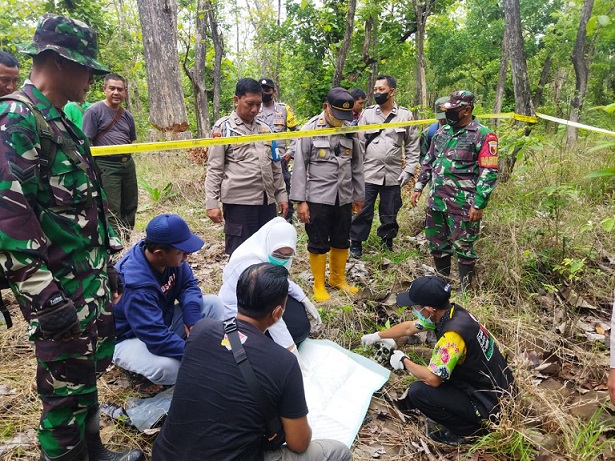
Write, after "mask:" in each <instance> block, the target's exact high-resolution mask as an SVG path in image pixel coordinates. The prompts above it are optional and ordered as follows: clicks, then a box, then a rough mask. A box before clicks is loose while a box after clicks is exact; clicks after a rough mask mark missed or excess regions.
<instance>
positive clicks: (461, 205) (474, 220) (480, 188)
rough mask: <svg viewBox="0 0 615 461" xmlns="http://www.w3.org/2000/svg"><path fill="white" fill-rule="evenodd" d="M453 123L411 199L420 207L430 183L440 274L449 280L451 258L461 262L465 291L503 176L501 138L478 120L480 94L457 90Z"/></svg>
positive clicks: (430, 234)
mask: <svg viewBox="0 0 615 461" xmlns="http://www.w3.org/2000/svg"><path fill="white" fill-rule="evenodd" d="M442 108H443V109H444V110H445V116H446V121H447V124H446V125H444V126H443V127H442V128H440V129H439V130H438V131H437V132H436V134H435V135H434V137H433V140H432V143H431V147H430V148H429V152H428V153H427V156H426V157H425V160H424V161H423V165H422V171H421V174H420V176H419V179H418V180H417V182H416V184H415V186H414V192H413V193H412V196H411V199H410V200H411V203H412V206H413V207H414V206H416V205H417V203H418V201H419V198H420V197H421V193H422V191H423V188H424V187H425V186H426V185H428V184H429V187H430V193H429V197H428V199H427V217H426V222H425V236H426V237H427V240H428V241H429V250H430V252H431V254H432V256H433V258H434V263H435V265H436V270H437V271H438V273H439V274H440V275H443V276H448V275H450V271H451V255H452V253H453V252H454V253H455V254H456V256H457V260H458V262H459V280H460V283H461V288H462V290H465V289H467V288H468V287H469V286H470V283H471V281H472V275H473V273H474V265H475V264H476V260H477V259H478V258H477V256H476V252H475V251H474V242H475V241H476V240H477V239H478V235H479V231H480V220H481V218H482V217H483V210H484V209H485V207H486V206H487V203H488V202H489V197H490V195H491V192H493V188H494V187H495V182H496V179H497V172H498V169H497V168H498V138H497V136H496V134H495V133H494V132H493V131H491V130H490V129H489V128H487V127H486V126H484V125H481V124H480V123H479V121H478V120H477V119H476V117H474V116H473V115H472V111H473V109H474V94H472V93H471V92H469V91H455V92H453V93H451V94H450V96H449V98H448V101H447V102H446V103H444V104H443V105H442Z"/></svg>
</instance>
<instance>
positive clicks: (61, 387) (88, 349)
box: [34, 301, 115, 458]
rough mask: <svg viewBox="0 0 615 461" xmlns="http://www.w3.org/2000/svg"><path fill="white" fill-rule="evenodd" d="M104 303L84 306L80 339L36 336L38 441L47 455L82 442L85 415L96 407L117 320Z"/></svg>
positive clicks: (58, 452)
mask: <svg viewBox="0 0 615 461" xmlns="http://www.w3.org/2000/svg"><path fill="white" fill-rule="evenodd" d="M105 304H107V303H102V302H101V303H100V304H99V303H97V302H95V301H93V302H90V303H88V305H87V306H83V308H82V309H84V308H86V309H88V310H89V313H90V314H89V315H87V316H86V318H84V320H83V321H82V324H81V327H82V333H81V337H80V338H79V339H74V340H69V341H54V340H46V339H34V349H35V353H36V360H37V370H36V385H37V391H38V394H39V398H40V399H41V402H42V403H43V411H42V414H41V421H40V426H39V428H38V439H39V442H40V444H41V448H42V449H43V450H44V451H45V453H46V454H47V455H48V456H49V457H51V458H55V457H58V456H62V455H63V454H65V453H66V452H67V451H68V450H70V449H71V448H73V447H74V446H76V445H77V444H78V443H79V442H80V441H81V440H83V438H84V432H85V420H86V416H87V415H88V412H90V413H92V412H93V411H95V408H96V406H97V405H98V392H97V389H96V376H97V375H98V374H100V373H102V372H103V371H105V369H106V368H107V367H108V366H109V364H110V363H111V360H112V359H113V350H114V348H115V323H114V321H113V316H112V315H111V313H110V312H107V311H106V310H105ZM82 309H79V311H82ZM101 309H102V310H101ZM80 317H81V316H80Z"/></svg>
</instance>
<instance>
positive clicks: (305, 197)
mask: <svg viewBox="0 0 615 461" xmlns="http://www.w3.org/2000/svg"><path fill="white" fill-rule="evenodd" d="M353 104H354V99H353V98H352V96H351V95H350V93H349V92H348V91H347V90H345V89H343V88H339V87H337V88H333V89H331V90H330V91H329V93H328V94H327V102H325V103H323V107H324V110H323V111H322V112H321V113H320V114H319V115H317V116H315V117H313V118H312V119H311V120H310V121H309V122H307V123H306V124H305V125H304V126H303V128H302V130H315V129H316V130H317V129H324V128H330V127H340V126H342V125H343V124H344V122H345V121H346V122H350V121H352V107H353ZM290 196H291V199H292V200H293V201H294V202H297V203H298V205H297V216H298V218H299V221H301V222H302V223H304V224H305V231H306V233H307V235H308V238H309V241H308V252H309V255H310V267H311V269H312V275H313V276H314V299H315V300H316V302H322V301H326V300H328V299H329V293H327V289H326V288H325V270H326V266H327V254H329V274H330V275H329V285H331V286H332V287H335V288H338V289H339V290H342V291H343V292H345V293H347V294H354V293H356V292H357V291H358V290H357V288H356V287H353V286H350V285H349V284H348V283H347V282H346V261H347V260H348V248H349V247H350V241H349V232H350V220H351V217H352V211H353V209H354V210H355V211H356V212H357V213H360V212H361V209H362V208H363V200H364V198H365V184H364V182H363V153H362V150H361V145H360V144H359V140H358V139H357V137H356V136H355V135H354V134H348V135H346V134H334V135H330V136H314V137H306V138H301V139H298V140H297V144H296V151H295V165H294V168H293V175H292V182H291V186H290Z"/></svg>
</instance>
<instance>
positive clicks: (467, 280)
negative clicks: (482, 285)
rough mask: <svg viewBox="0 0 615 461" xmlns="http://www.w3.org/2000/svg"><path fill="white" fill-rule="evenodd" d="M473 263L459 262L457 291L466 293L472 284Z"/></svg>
mask: <svg viewBox="0 0 615 461" xmlns="http://www.w3.org/2000/svg"><path fill="white" fill-rule="evenodd" d="M473 276H474V264H459V293H460V294H462V293H466V292H467V291H468V290H469V289H470V286H471V285H472V277H473Z"/></svg>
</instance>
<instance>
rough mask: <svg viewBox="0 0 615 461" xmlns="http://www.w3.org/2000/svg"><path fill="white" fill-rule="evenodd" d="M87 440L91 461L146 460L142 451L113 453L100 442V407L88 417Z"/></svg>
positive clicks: (91, 411)
mask: <svg viewBox="0 0 615 461" xmlns="http://www.w3.org/2000/svg"><path fill="white" fill-rule="evenodd" d="M85 440H86V442H87V450H88V454H89V461H143V460H144V459H145V455H144V454H143V452H142V451H141V450H136V449H133V450H130V449H129V450H123V451H111V450H108V449H106V448H105V446H104V445H103V443H102V440H100V412H99V407H98V405H96V407H94V408H91V409H90V410H89V412H88V415H87V416H86V419H85ZM87 459H88V458H86V460H87Z"/></svg>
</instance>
